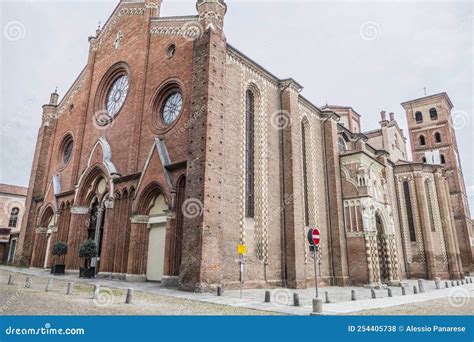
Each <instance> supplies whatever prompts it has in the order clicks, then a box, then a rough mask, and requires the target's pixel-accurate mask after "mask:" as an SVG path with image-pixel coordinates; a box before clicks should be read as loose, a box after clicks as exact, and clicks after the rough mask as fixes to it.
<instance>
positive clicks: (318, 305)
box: [310, 298, 323, 316]
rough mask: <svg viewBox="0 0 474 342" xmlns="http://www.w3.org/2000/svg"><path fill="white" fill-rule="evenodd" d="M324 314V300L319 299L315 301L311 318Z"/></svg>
mask: <svg viewBox="0 0 474 342" xmlns="http://www.w3.org/2000/svg"><path fill="white" fill-rule="evenodd" d="M322 312H323V300H322V299H319V298H315V299H313V312H311V313H310V315H311V316H316V315H319V314H321V313H322Z"/></svg>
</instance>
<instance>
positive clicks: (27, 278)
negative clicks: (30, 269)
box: [25, 277, 31, 289]
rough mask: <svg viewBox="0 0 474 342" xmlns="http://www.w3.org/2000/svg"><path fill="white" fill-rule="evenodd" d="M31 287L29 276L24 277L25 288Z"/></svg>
mask: <svg viewBox="0 0 474 342" xmlns="http://www.w3.org/2000/svg"><path fill="white" fill-rule="evenodd" d="M30 287H31V278H30V277H26V280H25V288H26V289H29V288H30Z"/></svg>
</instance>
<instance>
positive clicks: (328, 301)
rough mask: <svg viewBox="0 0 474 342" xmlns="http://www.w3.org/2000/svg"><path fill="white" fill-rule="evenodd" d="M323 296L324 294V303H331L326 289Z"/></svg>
mask: <svg viewBox="0 0 474 342" xmlns="http://www.w3.org/2000/svg"><path fill="white" fill-rule="evenodd" d="M325 296H326V303H328V304H329V303H331V301H330V300H329V293H328V292H327V291H326V292H325Z"/></svg>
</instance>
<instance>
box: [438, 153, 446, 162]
mask: <svg viewBox="0 0 474 342" xmlns="http://www.w3.org/2000/svg"><path fill="white" fill-rule="evenodd" d="M439 158H440V159H441V164H446V157H445V156H444V154H441V155H440V156H439Z"/></svg>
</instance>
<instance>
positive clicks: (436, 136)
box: [435, 132, 441, 143]
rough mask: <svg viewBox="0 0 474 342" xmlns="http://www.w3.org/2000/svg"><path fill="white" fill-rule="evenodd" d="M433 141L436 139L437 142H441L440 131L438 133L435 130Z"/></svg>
mask: <svg viewBox="0 0 474 342" xmlns="http://www.w3.org/2000/svg"><path fill="white" fill-rule="evenodd" d="M435 141H436V142H437V143H440V142H441V133H439V132H436V133H435Z"/></svg>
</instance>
